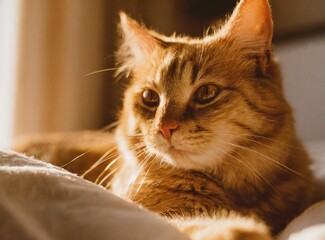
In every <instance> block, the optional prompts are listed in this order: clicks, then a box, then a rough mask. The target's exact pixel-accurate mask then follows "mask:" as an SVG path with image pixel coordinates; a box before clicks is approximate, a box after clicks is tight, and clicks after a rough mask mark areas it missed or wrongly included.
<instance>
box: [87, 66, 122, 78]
mask: <svg viewBox="0 0 325 240" xmlns="http://www.w3.org/2000/svg"><path fill="white" fill-rule="evenodd" d="M117 69H118V68H105V69H101V70H97V71H94V72H91V73H87V74H85V75H83V76H82V77H88V76H91V75H94V74H97V73H102V72H109V71H115V70H117Z"/></svg>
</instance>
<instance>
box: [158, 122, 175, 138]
mask: <svg viewBox="0 0 325 240" xmlns="http://www.w3.org/2000/svg"><path fill="white" fill-rule="evenodd" d="M178 127H179V123H177V122H167V123H163V122H160V123H158V124H157V125H156V128H157V129H158V130H159V131H160V132H161V133H162V135H163V136H164V137H165V138H166V139H167V140H170V138H171V137H172V133H173V131H174V130H175V129H176V128H178Z"/></svg>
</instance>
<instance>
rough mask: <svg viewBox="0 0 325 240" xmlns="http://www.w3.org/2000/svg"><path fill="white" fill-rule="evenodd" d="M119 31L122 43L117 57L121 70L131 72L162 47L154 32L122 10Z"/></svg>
mask: <svg viewBox="0 0 325 240" xmlns="http://www.w3.org/2000/svg"><path fill="white" fill-rule="evenodd" d="M119 31H120V34H121V44H120V47H119V51H118V52H117V57H118V61H119V65H120V72H130V71H131V70H132V68H134V67H136V65H137V64H139V63H141V62H143V61H144V60H146V59H147V57H148V56H149V55H150V54H152V53H153V52H154V51H156V50H157V49H159V48H160V47H161V46H160V43H159V41H158V40H157V39H156V37H155V36H154V33H153V32H151V31H150V30H148V29H147V28H145V27H144V26H141V25H140V24H139V23H137V22H136V21H135V20H133V19H132V18H130V17H129V16H127V15H126V14H125V13H124V12H120V24H119Z"/></svg>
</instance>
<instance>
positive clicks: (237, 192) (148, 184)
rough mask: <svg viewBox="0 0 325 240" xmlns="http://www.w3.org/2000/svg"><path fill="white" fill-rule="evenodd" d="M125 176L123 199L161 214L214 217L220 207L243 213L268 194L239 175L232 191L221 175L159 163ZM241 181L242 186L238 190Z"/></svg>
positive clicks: (148, 165)
mask: <svg viewBox="0 0 325 240" xmlns="http://www.w3.org/2000/svg"><path fill="white" fill-rule="evenodd" d="M126 175H127V176H128V177H126V182H127V185H128V191H126V196H125V197H127V198H129V199H131V200H133V201H135V202H138V203H140V204H141V205H144V206H146V207H147V208H149V209H150V210H152V211H154V212H158V213H161V214H163V215H181V216H195V215H200V214H202V213H203V214H207V215H213V214H214V213H215V212H216V211H218V210H219V209H221V208H222V209H228V210H234V209H236V210H237V211H240V212H242V213H246V212H247V211H248V210H249V209H250V208H251V207H252V208H254V207H255V205H254V203H256V201H260V200H261V198H262V195H265V194H267V189H265V188H263V189H258V187H257V186H253V184H249V183H247V182H245V180H243V179H242V178H241V177H240V176H238V178H237V188H236V189H235V186H234V188H229V186H225V183H224V179H223V177H224V176H222V175H221V174H212V173H204V172H199V171H187V170H181V169H177V168H174V167H170V166H166V165H161V164H160V163H151V164H147V165H146V166H144V167H143V169H141V170H140V172H138V173H137V176H136V177H135V176H132V175H131V174H130V175H129V174H126ZM130 179H132V180H131V181H130ZM239 179H240V180H239ZM240 181H243V183H242V184H241V185H240V186H239V187H238V182H240Z"/></svg>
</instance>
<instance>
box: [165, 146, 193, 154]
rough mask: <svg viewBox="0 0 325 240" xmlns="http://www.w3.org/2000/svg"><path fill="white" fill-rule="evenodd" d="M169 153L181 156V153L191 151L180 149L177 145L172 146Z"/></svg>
mask: <svg viewBox="0 0 325 240" xmlns="http://www.w3.org/2000/svg"><path fill="white" fill-rule="evenodd" d="M167 153H168V154H169V155H171V156H180V155H186V154H189V151H185V150H182V149H178V148H176V147H175V146H170V147H169V148H168V150H167Z"/></svg>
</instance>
